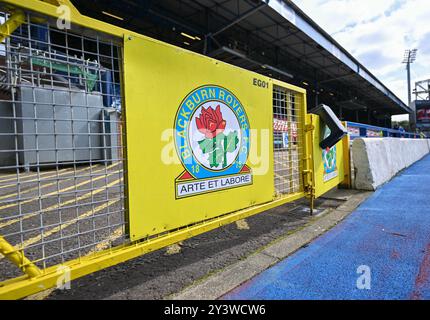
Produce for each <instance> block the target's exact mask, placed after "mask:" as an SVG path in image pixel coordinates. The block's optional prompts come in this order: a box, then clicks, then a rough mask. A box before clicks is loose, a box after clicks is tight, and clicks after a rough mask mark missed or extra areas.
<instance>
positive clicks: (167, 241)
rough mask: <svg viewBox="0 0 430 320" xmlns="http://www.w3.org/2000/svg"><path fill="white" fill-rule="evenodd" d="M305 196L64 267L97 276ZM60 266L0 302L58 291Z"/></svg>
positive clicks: (16, 283) (3, 289)
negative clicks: (56, 288) (172, 245)
mask: <svg viewBox="0 0 430 320" xmlns="http://www.w3.org/2000/svg"><path fill="white" fill-rule="evenodd" d="M304 195H305V194H304V193H297V194H293V195H290V196H288V197H284V198H282V199H279V200H276V201H272V202H270V203H267V204H263V205H259V206H255V207H252V208H248V209H245V210H241V211H238V212H236V213H232V214H228V215H225V216H222V217H218V218H215V219H211V220H209V221H204V222H202V223H200V224H197V225H194V226H189V227H185V228H182V229H179V230H177V231H173V232H171V233H169V234H167V235H164V236H160V237H156V238H152V239H150V240H147V241H138V242H134V243H133V242H132V243H129V244H125V245H122V246H118V247H116V248H112V249H109V250H105V251H100V252H97V253H94V254H92V255H89V256H86V257H82V258H80V259H76V260H72V261H69V262H67V263H65V264H64V265H63V266H66V267H69V268H70V272H71V274H70V279H71V280H74V279H77V278H80V277H83V276H85V275H88V274H91V273H93V272H96V271H99V270H102V269H104V268H108V267H110V266H114V265H116V264H119V263H121V262H125V261H127V260H130V259H133V258H136V257H139V256H141V255H143V254H146V253H149V252H152V251H155V250H158V249H161V248H163V247H166V246H168V245H171V244H174V243H177V242H179V241H183V240H185V239H189V238H191V237H194V236H197V235H199V234H202V233H205V232H208V231H211V230H213V229H216V228H219V227H221V226H224V225H227V224H229V223H232V222H235V221H237V220H241V219H244V218H247V217H250V216H253V215H256V214H258V213H261V212H263V211H266V210H269V209H272V208H275V207H278V206H281V205H283V204H285V203H288V202H291V201H294V200H297V199H300V198H302V197H303V196H304ZM57 270H58V266H53V267H50V268H48V269H46V270H44V271H42V272H43V273H42V275H40V276H37V277H34V278H30V277H28V276H22V277H19V278H16V279H12V280H9V281H6V282H3V283H1V284H0V300H5V299H20V298H23V297H26V296H29V295H31V294H34V293H37V292H40V291H43V290H46V289H49V288H52V287H55V286H56V284H57V279H58V273H57Z"/></svg>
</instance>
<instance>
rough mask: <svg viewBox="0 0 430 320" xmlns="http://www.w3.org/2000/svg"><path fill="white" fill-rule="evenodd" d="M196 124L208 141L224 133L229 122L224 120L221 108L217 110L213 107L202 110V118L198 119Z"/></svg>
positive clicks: (218, 107)
mask: <svg viewBox="0 0 430 320" xmlns="http://www.w3.org/2000/svg"><path fill="white" fill-rule="evenodd" d="M196 124H197V129H199V131H200V132H201V133H203V134H204V135H205V137H206V138H207V139H213V138H215V137H216V136H217V135H219V134H220V133H222V132H224V130H225V126H226V124H227V122H226V121H225V120H224V119H223V118H222V113H221V107H220V106H217V107H216V109H215V110H214V109H212V107H209V108H207V109H205V108H202V113H201V114H200V118H199V117H196Z"/></svg>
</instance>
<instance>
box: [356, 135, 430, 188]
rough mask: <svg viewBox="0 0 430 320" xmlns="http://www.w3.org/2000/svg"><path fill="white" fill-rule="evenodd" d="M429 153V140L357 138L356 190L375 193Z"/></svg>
mask: <svg viewBox="0 0 430 320" xmlns="http://www.w3.org/2000/svg"><path fill="white" fill-rule="evenodd" d="M428 153H430V140H427V139H398V138H358V139H355V140H354V142H353V143H352V163H353V164H354V172H355V188H356V189H359V190H371V191H373V190H376V189H377V188H378V187H379V186H381V185H383V184H384V183H386V182H388V181H390V180H391V179H392V178H393V177H394V176H395V175H396V174H397V173H398V172H400V171H401V170H403V169H405V168H407V167H409V166H410V165H412V164H413V163H415V162H416V161H418V160H420V159H421V158H423V157H424V156H425V155H427V154H428Z"/></svg>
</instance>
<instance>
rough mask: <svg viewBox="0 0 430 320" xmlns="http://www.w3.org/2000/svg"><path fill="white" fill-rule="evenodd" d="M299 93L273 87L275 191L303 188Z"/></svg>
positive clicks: (287, 192) (282, 192) (301, 124)
mask: <svg viewBox="0 0 430 320" xmlns="http://www.w3.org/2000/svg"><path fill="white" fill-rule="evenodd" d="M301 99H302V96H301V95H300V94H298V93H296V92H294V91H291V90H288V89H285V88H282V87H279V86H274V88H273V135H274V136H273V141H274V148H273V149H274V156H273V158H274V162H275V163H274V171H275V177H274V178H275V191H276V193H277V194H278V195H285V194H292V193H296V192H300V191H303V183H302V176H301V174H300V172H302V161H301V160H302V159H303V141H302V140H303V123H302V121H303V120H302V116H301V114H302V110H301V108H302V105H303V104H302V101H301Z"/></svg>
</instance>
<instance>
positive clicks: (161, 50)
mask: <svg viewBox="0 0 430 320" xmlns="http://www.w3.org/2000/svg"><path fill="white" fill-rule="evenodd" d="M124 46H125V47H124V62H125V73H124V74H125V98H126V105H127V111H126V127H127V158H128V160H127V161H128V170H129V176H128V188H129V192H128V196H129V199H128V203H129V214H130V216H129V223H130V238H131V239H132V240H136V239H140V238H143V237H146V236H150V235H154V234H158V233H161V232H165V231H168V230H172V229H175V228H179V227H183V226H186V225H189V224H193V223H196V222H199V221H203V220H206V219H210V218H213V217H216V216H220V215H222V214H226V213H229V212H234V211H237V210H240V209H243V208H247V207H250V206H253V205H256V204H261V203H264V202H269V201H271V200H273V197H274V186H273V150H272V145H273V142H272V116H273V115H272V84H271V80H270V79H269V78H266V77H264V76H261V75H258V74H255V73H252V72H249V71H246V70H243V69H240V68H236V67H234V66H231V65H228V64H225V63H222V62H219V61H216V60H213V59H210V58H207V57H204V56H200V55H197V54H195V53H191V52H189V51H186V50H182V49H180V48H177V47H173V46H170V45H166V44H164V43H161V42H158V41H155V40H151V39H147V38H144V37H129V38H127V39H126V40H125V44H124ZM205 125H206V126H207V127H205ZM211 126H212V127H211ZM213 129H215V130H213ZM205 130H206V131H205ZM217 133H220V134H219V136H221V137H222V138H221V141H220V142H219V144H218V141H217V139H218V137H219V136H218V135H217ZM264 139H265V140H264ZM219 146H220V147H219ZM218 147H219V148H218ZM265 148H267V149H265ZM214 150H215V151H217V152H213V151H214ZM205 151H206V152H205ZM218 151H220V153H221V155H219V153H218ZM218 156H219V157H218ZM235 156H236V158H234V157H235ZM258 156H261V158H260V159H258ZM253 159H254V160H255V159H257V160H255V162H252V161H251V160H253Z"/></svg>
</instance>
